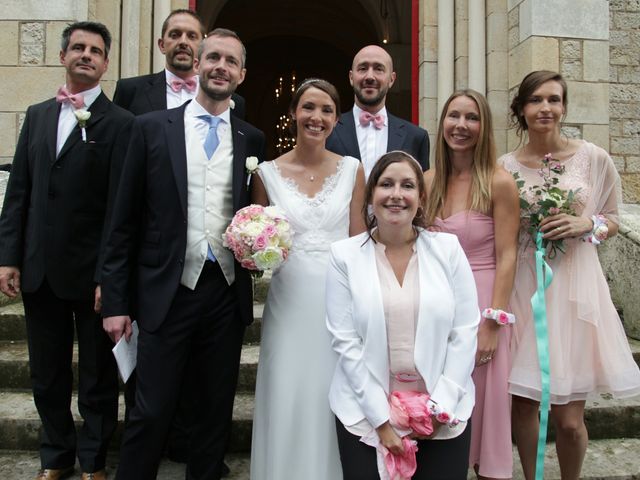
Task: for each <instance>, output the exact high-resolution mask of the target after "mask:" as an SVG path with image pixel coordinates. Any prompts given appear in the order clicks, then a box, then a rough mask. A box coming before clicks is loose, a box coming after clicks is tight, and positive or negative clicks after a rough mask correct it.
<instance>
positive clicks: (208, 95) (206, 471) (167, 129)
mask: <svg viewBox="0 0 640 480" xmlns="http://www.w3.org/2000/svg"><path fill="white" fill-rule="evenodd" d="M244 52H245V51H244V46H243V45H242V42H241V41H240V39H239V38H238V36H237V35H236V34H235V33H234V32H231V31H229V30H225V29H216V30H214V31H213V32H211V33H210V34H209V36H208V37H207V38H206V39H205V40H204V41H203V42H202V43H201V45H200V47H199V49H198V54H197V58H196V60H195V68H196V72H198V76H199V85H200V88H199V90H198V94H197V96H196V98H195V99H194V100H193V101H191V102H189V103H187V104H186V105H183V106H181V107H179V108H176V109H171V110H166V111H157V112H152V113H149V114H146V115H142V116H140V117H137V118H136V120H135V122H134V127H133V132H132V139H131V143H130V147H129V151H128V153H127V158H126V160H125V166H124V169H123V174H122V180H121V183H120V188H119V190H118V196H117V199H116V204H115V208H114V215H113V222H112V224H111V230H110V233H109V236H108V241H107V246H106V253H105V262H104V268H103V295H104V306H103V314H104V317H105V318H104V320H103V325H104V328H105V330H106V331H107V332H108V333H109V335H110V336H111V337H112V339H113V340H114V341H117V340H118V339H119V338H120V337H121V336H122V335H125V336H130V332H131V320H130V318H131V317H132V316H133V317H134V318H137V319H138V322H139V326H140V336H139V337H138V363H137V367H136V368H137V372H138V382H137V388H136V399H135V406H134V408H133V410H132V412H131V414H130V416H129V422H128V423H127V425H126V427H125V433H124V438H123V443H122V449H121V456H120V467H119V469H118V475H117V478H118V479H119V480H123V479H136V480H138V479H140V480H147V479H153V478H155V475H156V472H157V468H158V463H159V461H160V456H161V454H162V448H163V445H164V439H165V437H166V435H167V431H168V429H169V424H170V421H171V417H172V415H173V412H174V409H175V407H176V404H177V401H178V393H179V389H180V386H181V383H182V378H183V376H184V375H185V371H186V369H187V368H188V367H190V368H194V369H196V375H197V378H198V381H199V389H198V391H197V395H198V398H197V408H196V415H197V418H198V422H197V424H196V425H195V426H194V428H193V431H192V434H191V441H190V444H189V447H190V448H189V459H188V462H187V478H190V479H194V480H198V479H207V480H209V479H218V478H220V476H221V472H222V465H223V457H224V450H225V445H226V443H227V439H228V436H229V427H230V420H231V415H232V410H233V400H234V394H235V387H236V383H237V377H238V368H239V363H240V350H241V346H242V337H243V334H244V329H245V326H246V325H247V324H249V323H250V322H251V321H252V320H253V318H252V317H253V315H252V307H253V305H252V297H251V278H250V275H249V273H248V271H246V270H244V269H242V268H241V267H240V265H239V264H238V263H237V262H235V260H234V258H233V255H232V253H231V252H230V251H229V250H228V249H226V248H224V247H223V246H222V233H223V232H224V230H225V229H226V227H227V226H228V224H229V223H230V221H231V218H232V217H233V214H234V212H235V211H236V210H238V209H239V208H241V207H243V206H246V205H247V204H248V203H249V200H250V197H249V191H248V189H247V187H246V183H247V170H246V167H245V164H246V159H247V157H249V156H256V157H259V158H262V157H263V154H264V144H265V140H264V135H263V134H262V132H260V131H259V130H257V129H256V128H254V127H252V126H251V125H249V124H248V123H246V122H244V121H242V120H240V119H238V118H236V117H234V116H233V115H231V114H230V111H229V101H230V98H231V94H232V93H233V91H235V89H236V87H237V85H239V84H240V83H241V82H242V81H243V80H244V76H245V68H244V62H245V59H246V55H245V53H244ZM131 291H133V293H131ZM130 293H131V294H132V295H135V297H136V302H135V309H132V306H131V302H130V300H131V299H130V296H129V295H130Z"/></svg>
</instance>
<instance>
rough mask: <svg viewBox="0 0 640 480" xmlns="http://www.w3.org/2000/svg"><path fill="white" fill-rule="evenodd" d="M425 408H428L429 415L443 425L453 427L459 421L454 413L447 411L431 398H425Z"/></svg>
mask: <svg viewBox="0 0 640 480" xmlns="http://www.w3.org/2000/svg"><path fill="white" fill-rule="evenodd" d="M427 408H428V409H429V413H431V416H432V417H434V418H435V419H436V420H437V421H438V422H440V423H442V424H444V425H448V426H450V427H455V426H456V425H458V424H459V423H460V420H458V419H457V418H456V416H455V415H453V414H452V413H449V412H447V411H446V410H445V409H444V408H442V407H441V406H440V405H438V404H437V403H436V402H434V401H433V400H431V399H429V400H427Z"/></svg>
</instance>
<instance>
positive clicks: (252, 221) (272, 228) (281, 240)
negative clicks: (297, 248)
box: [222, 205, 293, 277]
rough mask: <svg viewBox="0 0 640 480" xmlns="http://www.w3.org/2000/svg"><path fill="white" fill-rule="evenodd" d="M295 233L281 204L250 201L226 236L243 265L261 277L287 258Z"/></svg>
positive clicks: (239, 211) (225, 239)
mask: <svg viewBox="0 0 640 480" xmlns="http://www.w3.org/2000/svg"><path fill="white" fill-rule="evenodd" d="M292 236H293V231H292V229H291V226H290V224H289V221H288V220H287V218H286V217H285V216H284V214H283V213H282V212H281V211H280V209H279V208H277V207H274V206H270V207H263V206H262V205H249V206H247V207H244V208H242V209H240V210H238V212H237V213H236V214H235V216H234V217H233V220H232V221H231V224H230V225H229V226H228V227H227V230H226V231H225V233H224V235H222V240H223V245H224V246H225V247H227V248H229V249H230V250H231V251H232V252H233V255H234V256H235V258H236V260H237V261H238V262H239V263H240V265H242V266H243V267H244V268H246V269H248V270H252V274H254V275H255V276H258V277H259V276H261V275H262V273H263V272H264V271H265V270H274V269H276V268H278V267H279V266H280V265H281V264H282V263H283V262H284V261H285V260H286V259H287V256H288V255H289V249H290V248H291V240H292Z"/></svg>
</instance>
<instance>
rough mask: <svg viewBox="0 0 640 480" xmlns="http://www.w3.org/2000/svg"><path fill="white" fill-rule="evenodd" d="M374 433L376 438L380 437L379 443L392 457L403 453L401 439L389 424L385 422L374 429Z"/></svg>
mask: <svg viewBox="0 0 640 480" xmlns="http://www.w3.org/2000/svg"><path fill="white" fill-rule="evenodd" d="M376 432H377V433H378V437H380V443H382V445H384V446H385V447H386V449H387V450H389V451H390V452H391V453H393V454H394V455H402V454H403V453H404V446H403V445H402V439H401V438H400V437H399V436H398V434H397V433H396V431H395V430H394V429H393V427H392V426H391V424H390V423H389V422H385V423H383V424H382V425H380V426H379V427H378V428H376Z"/></svg>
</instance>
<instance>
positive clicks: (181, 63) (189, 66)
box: [167, 50, 193, 72]
mask: <svg viewBox="0 0 640 480" xmlns="http://www.w3.org/2000/svg"><path fill="white" fill-rule="evenodd" d="M179 53H186V52H185V51H184V50H180V51H174V52H173V53H172V54H171V55H170V56H169V57H167V63H168V64H169V65H171V66H172V67H173V68H174V69H176V70H177V71H179V72H189V71H191V70H193V54H192V53H190V57H189V59H188V60H177V59H176V56H177V55H178V54H179Z"/></svg>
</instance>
